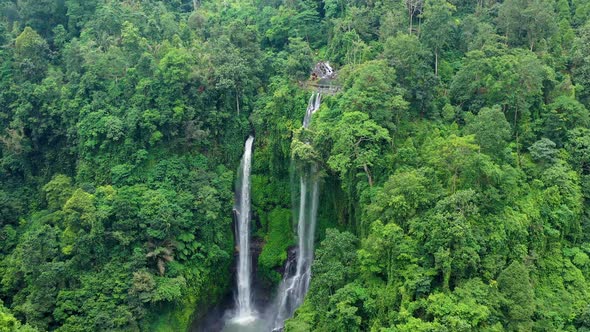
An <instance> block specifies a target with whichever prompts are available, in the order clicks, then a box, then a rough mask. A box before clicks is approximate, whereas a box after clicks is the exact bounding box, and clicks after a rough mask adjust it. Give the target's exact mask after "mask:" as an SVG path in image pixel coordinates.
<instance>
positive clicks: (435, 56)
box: [434, 50, 438, 77]
mask: <svg viewBox="0 0 590 332" xmlns="http://www.w3.org/2000/svg"><path fill="white" fill-rule="evenodd" d="M434 76H436V77H438V50H437V51H435V52H434Z"/></svg>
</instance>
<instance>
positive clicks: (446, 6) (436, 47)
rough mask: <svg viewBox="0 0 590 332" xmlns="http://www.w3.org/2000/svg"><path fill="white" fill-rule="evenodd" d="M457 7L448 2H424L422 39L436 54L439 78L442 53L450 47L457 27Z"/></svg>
mask: <svg viewBox="0 0 590 332" xmlns="http://www.w3.org/2000/svg"><path fill="white" fill-rule="evenodd" d="M455 10H456V8H455V6H453V5H452V4H451V3H449V2H447V1H446V0H426V1H425V2H424V11H423V13H422V16H423V17H424V24H423V25H422V32H421V39H422V40H423V41H424V43H425V44H426V45H427V46H428V47H430V48H431V49H432V52H433V53H434V75H435V76H438V61H439V60H438V59H439V56H440V52H441V51H444V49H445V47H447V46H448V44H449V42H450V40H451V36H452V32H453V29H454V26H455V22H454V20H453V12H454V11H455Z"/></svg>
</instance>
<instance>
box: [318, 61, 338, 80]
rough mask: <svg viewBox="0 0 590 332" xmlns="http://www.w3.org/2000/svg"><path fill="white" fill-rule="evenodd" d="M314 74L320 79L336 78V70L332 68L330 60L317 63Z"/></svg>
mask: <svg viewBox="0 0 590 332" xmlns="http://www.w3.org/2000/svg"><path fill="white" fill-rule="evenodd" d="M312 76H314V77H317V78H318V79H334V78H336V72H335V71H334V69H332V66H330V63H329V62H327V61H321V62H318V63H317V64H316V65H315V68H314V69H313V71H312Z"/></svg>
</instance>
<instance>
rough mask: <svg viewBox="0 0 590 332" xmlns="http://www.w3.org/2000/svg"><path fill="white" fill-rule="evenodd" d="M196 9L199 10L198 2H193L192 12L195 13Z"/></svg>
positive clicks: (197, 0) (194, 0) (195, 0)
mask: <svg viewBox="0 0 590 332" xmlns="http://www.w3.org/2000/svg"><path fill="white" fill-rule="evenodd" d="M197 8H199V0H193V9H194V11H197Z"/></svg>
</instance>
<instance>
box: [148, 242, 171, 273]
mask: <svg viewBox="0 0 590 332" xmlns="http://www.w3.org/2000/svg"><path fill="white" fill-rule="evenodd" d="M147 246H148V248H149V251H148V253H147V254H146V255H145V257H147V258H152V259H154V260H155V261H156V266H157V269H158V273H160V276H163V275H164V272H166V263H168V262H172V261H173V260H174V249H175V247H174V243H172V241H170V240H166V241H164V242H162V243H160V244H159V245H156V244H154V243H153V242H151V241H150V242H148V244H147Z"/></svg>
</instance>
